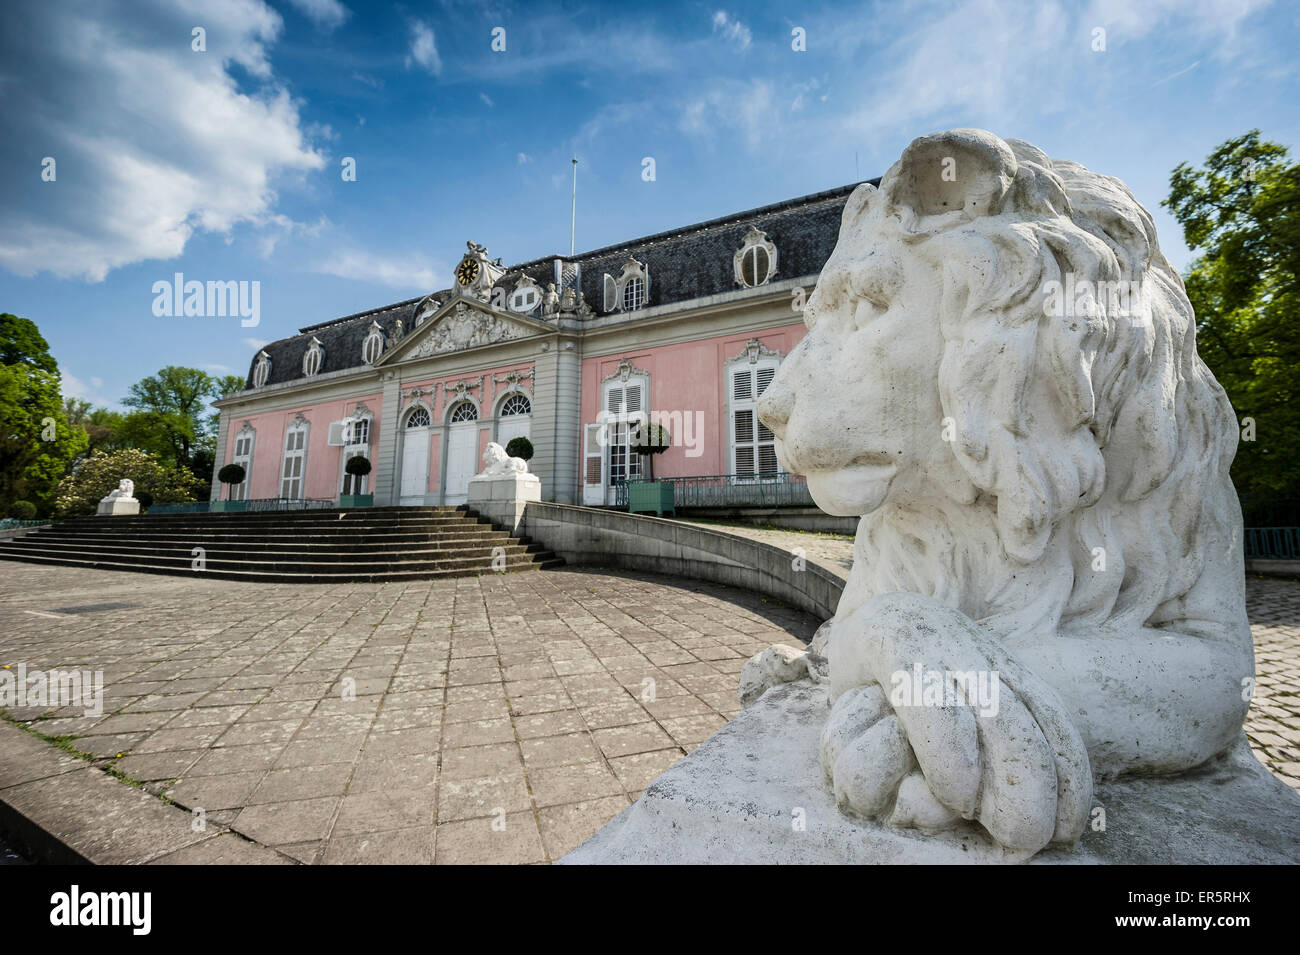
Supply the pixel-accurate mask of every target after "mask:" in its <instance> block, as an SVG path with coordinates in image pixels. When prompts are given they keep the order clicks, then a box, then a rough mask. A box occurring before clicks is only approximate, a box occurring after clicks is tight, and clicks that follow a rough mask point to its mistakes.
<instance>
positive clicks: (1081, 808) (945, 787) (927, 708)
mask: <svg viewBox="0 0 1300 955" xmlns="http://www.w3.org/2000/svg"><path fill="white" fill-rule="evenodd" d="M831 659H832V660H833V662H834V668H835V669H834V674H833V677H832V686H831V693H832V696H833V698H834V700H835V702H834V704H833V705H832V707H831V714H830V718H829V720H828V721H827V724H826V727H825V729H824V730H823V732H822V737H821V743H820V750H821V764H822V769H823V771H824V772H825V774H826V778H827V780H828V781H829V782H830V784H831V787H832V789H833V791H834V793H835V800H836V802H837V803H838V805H839V806H840V808H841V809H842V810H844V811H846V812H850V813H852V814H854V815H858V816H863V817H867V818H873V819H880V820H883V821H885V822H887V823H889V824H891V825H895V826H903V827H914V828H921V829H944V828H948V827H951V826H953V825H955V824H956V823H957V822H959V821H960V820H963V819H965V820H971V821H975V822H978V823H979V824H980V825H981V826H983V827H984V829H985V830H987V831H988V833H989V835H990V836H992V837H993V838H994V839H995V840H996V841H997V842H998V843H999V844H1001V845H1002V846H1005V847H1006V848H1008V849H1016V850H1025V851H1028V852H1037V851H1038V850H1039V849H1042V848H1043V847H1044V846H1046V845H1047V844H1048V843H1050V842H1074V841H1075V840H1077V839H1078V838H1079V836H1080V835H1082V833H1083V829H1084V826H1085V824H1086V822H1087V815H1088V810H1089V803H1090V801H1091V797H1092V771H1091V766H1090V764H1089V761H1088V753H1087V750H1086V749H1085V748H1084V743H1083V740H1082V738H1081V737H1080V735H1079V733H1078V731H1077V730H1076V729H1075V728H1074V726H1073V724H1072V723H1071V721H1070V720H1069V718H1068V714H1067V713H1066V712H1065V708H1064V705H1063V704H1062V703H1061V700H1060V698H1059V697H1058V696H1057V694H1056V693H1055V691H1054V690H1052V689H1051V687H1050V686H1048V685H1047V684H1046V683H1045V682H1043V681H1042V680H1040V679H1038V678H1037V677H1035V676H1034V675H1033V674H1032V673H1030V672H1029V671H1028V670H1027V669H1025V668H1024V667H1023V666H1020V665H1019V664H1018V663H1017V662H1016V661H1015V659H1014V658H1012V656H1011V655H1010V654H1009V653H1008V652H1007V651H1006V650H1005V649H1003V648H1002V647H1001V646H1000V645H999V644H998V643H997V642H996V641H995V640H994V638H993V636H992V634H990V633H988V632H987V631H985V630H984V629H983V628H982V627H980V626H979V625H978V624H976V623H975V622H974V621H972V620H970V618H968V617H966V616H965V615H963V614H961V613H959V612H958V611H956V610H953V609H951V608H948V607H945V606H942V605H941V604H938V603H935V602H934V601H932V600H929V599H927V598H925V597H920V596H917V595H915V594H901V593H898V594H887V595H885V596H883V597H880V598H877V599H876V600H874V601H872V602H870V603H869V604H867V605H865V606H864V607H862V608H859V609H858V610H857V611H855V612H854V613H852V614H850V615H849V616H848V617H847V618H846V619H845V620H844V621H842V622H841V623H840V624H838V625H837V626H836V629H835V632H834V633H833V634H832V637H831ZM846 680H848V681H853V680H861V681H862V682H860V683H857V684H856V685H851V686H849V687H847V688H839V687H837V686H836V684H837V683H842V682H844V681H846ZM886 687H888V690H886ZM837 690H838V692H837Z"/></svg>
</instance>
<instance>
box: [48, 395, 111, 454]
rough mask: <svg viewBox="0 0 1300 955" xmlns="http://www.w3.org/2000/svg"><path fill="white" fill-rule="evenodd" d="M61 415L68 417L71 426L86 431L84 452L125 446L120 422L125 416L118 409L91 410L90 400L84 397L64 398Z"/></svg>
mask: <svg viewBox="0 0 1300 955" xmlns="http://www.w3.org/2000/svg"><path fill="white" fill-rule="evenodd" d="M63 416H64V417H65V418H67V419H68V424H69V425H70V426H71V427H74V428H81V430H83V431H85V432H86V439H87V444H86V450H85V453H86V454H89V453H90V452H91V451H98V450H104V451H111V450H117V449H118V448H122V447H125V445H124V443H123V439H122V422H123V421H124V420H125V418H126V416H125V415H123V414H122V413H121V412H120V411H110V410H109V409H107V408H95V409H94V410H93V411H92V410H91V406H90V402H89V401H87V400H86V399H85V398H64V399H63Z"/></svg>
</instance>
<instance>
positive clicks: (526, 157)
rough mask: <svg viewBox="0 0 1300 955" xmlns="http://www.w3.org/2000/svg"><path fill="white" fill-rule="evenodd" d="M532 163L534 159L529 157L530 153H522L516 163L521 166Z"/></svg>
mask: <svg viewBox="0 0 1300 955" xmlns="http://www.w3.org/2000/svg"><path fill="white" fill-rule="evenodd" d="M532 161H533V157H532V156H530V155H528V153H520V154H519V155H518V156H516V157H515V162H517V163H518V164H519V165H521V166H522V165H523V164H524V163H530V162H532Z"/></svg>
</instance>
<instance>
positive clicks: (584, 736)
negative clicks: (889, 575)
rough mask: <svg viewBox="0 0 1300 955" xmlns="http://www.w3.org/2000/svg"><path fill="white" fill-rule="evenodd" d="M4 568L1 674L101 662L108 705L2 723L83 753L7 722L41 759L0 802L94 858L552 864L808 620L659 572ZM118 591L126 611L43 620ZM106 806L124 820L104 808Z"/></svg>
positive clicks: (801, 633)
mask: <svg viewBox="0 0 1300 955" xmlns="http://www.w3.org/2000/svg"><path fill="white" fill-rule="evenodd" d="M4 571H5V578H4V589H3V592H2V593H0V666H3V665H9V666H11V667H16V666H17V665H18V664H20V663H23V664H26V665H27V666H28V668H29V670H30V669H35V668H41V669H45V670H50V669H56V668H58V669H82V670H99V671H103V674H104V682H105V694H104V707H103V712H102V713H100V714H98V715H88V714H87V713H86V712H85V708H84V707H80V706H64V707H50V706H42V705H34V706H29V707H26V708H23V709H18V708H11V709H10V710H9V712H8V716H9V717H10V719H12V720H15V721H18V722H19V723H20V724H22V725H27V726H30V728H31V729H32V730H35V731H38V732H40V733H43V734H45V735H47V736H50V737H59V738H61V740H62V745H63V746H64V747H65V748H67V749H71V750H74V751H75V752H76V753H78V754H81V757H78V756H74V755H70V754H69V753H67V752H65V751H64V749H59V748H56V747H55V746H53V745H51V744H49V743H47V742H44V741H43V740H41V739H39V738H37V737H35V736H33V735H31V733H29V732H27V731H25V730H23V729H21V728H19V726H17V725H12V724H0V730H2V731H4V732H0V756H4V754H5V753H6V746H9V747H19V748H21V749H22V750H23V752H24V754H26V753H35V752H36V751H37V750H40V751H41V752H42V753H43V754H44V755H43V756H42V758H41V760H40V761H39V762H40V764H41V765H40V768H38V769H36V770H28V769H26V768H25V767H26V766H27V765H28V764H29V763H33V764H34V762H35V761H34V760H29V759H28V757H27V755H22V757H21V758H19V759H18V760H16V761H14V760H9V759H0V766H9V765H11V764H13V763H16V764H17V765H18V766H20V767H24V768H20V769H19V770H13V769H8V770H0V772H6V771H7V772H10V773H16V775H15V776H14V777H13V778H12V779H9V780H8V781H6V779H5V778H4V777H3V776H0V787H3V788H0V802H4V801H12V804H13V805H15V807H21V809H22V811H23V812H25V813H31V814H33V816H34V817H39V818H42V819H44V820H45V821H46V823H47V824H48V825H50V826H51V827H52V828H58V827H64V828H66V829H67V831H68V832H70V833H71V835H70V836H69V838H70V839H71V841H72V844H75V846H76V847H78V851H79V852H82V853H83V854H85V855H87V856H88V857H93V858H96V860H97V861H98V860H105V861H135V862H164V863H165V862H177V863H194V862H209V863H233V862H243V861H251V860H252V859H253V857H257V858H258V859H260V860H261V861H268V862H280V863H283V862H286V861H297V862H306V863H357V862H410V863H427V862H438V863H466V862H498V863H534V862H550V861H554V860H555V859H557V858H559V857H560V856H562V855H563V854H565V853H566V852H568V851H569V849H571V848H573V847H574V846H576V845H577V844H578V843H580V842H582V841H583V840H584V839H586V838H587V837H588V836H590V835H591V834H592V833H594V832H595V831H596V830H597V829H599V828H600V827H601V826H602V825H604V824H605V823H606V822H607V821H608V820H609V819H612V818H613V817H614V816H615V815H617V814H618V813H619V812H621V811H622V810H623V809H624V808H626V807H627V806H628V805H630V804H631V802H632V801H633V800H635V799H636V798H637V796H639V795H640V792H641V790H642V789H643V788H644V787H645V786H646V784H647V783H648V782H649V781H650V780H651V779H653V778H654V777H655V776H657V775H658V774H659V773H660V772H662V771H663V770H664V769H665V768H667V767H668V766H671V765H672V764H673V763H675V762H676V761H677V760H678V759H680V758H681V757H682V756H684V755H685V754H686V753H687V752H689V751H690V750H692V749H694V748H695V747H696V746H697V745H699V743H700V742H701V741H702V740H703V739H704V738H705V737H707V736H708V735H709V733H710V732H712V729H713V728H716V727H717V726H721V725H723V723H725V722H726V720H728V719H729V718H730V717H731V716H732V715H734V714H735V713H736V712H737V710H738V705H737V704H736V700H735V687H736V681H737V676H738V673H739V671H740V668H741V666H743V664H744V662H745V660H746V659H747V658H748V657H749V656H750V655H751V654H753V653H755V652H757V651H758V650H761V649H763V648H765V647H767V646H768V645H770V644H771V643H775V642H785V643H790V642H798V641H801V640H807V639H809V638H810V637H811V635H812V633H813V631H814V630H815V628H816V626H817V624H818V623H819V621H816V620H814V619H812V618H811V617H810V616H808V615H807V614H804V613H801V612H799V611H797V610H794V609H791V608H788V607H785V606H783V605H782V604H780V603H778V602H776V601H772V600H770V599H766V598H763V597H762V596H760V595H757V594H753V593H749V592H746V591H741V590H736V589H734V588H727V587H722V586H717V585H712V584H701V583H697V582H693V581H687V580H681V579H674V578H669V577H656V576H652V575H618V576H615V575H609V574H603V573H597V572H587V571H550V572H545V573H534V574H519V575H505V576H489V577H482V578H464V579H459V580H442V581H419V582H393V583H384V584H349V585H344V586H340V585H320V586H317V585H286V584H250V583H244V582H234V581H220V580H203V581H196V580H194V579H178V578H170V577H160V576H154V575H143V574H132V573H122V572H113V571H101V570H86V569H79V568H63V567H39V566H28V565H20V564H8V563H6V564H5V565H4ZM109 602H120V603H129V604H134V605H135V606H132V607H128V608H122V609H116V610H105V611H100V612H94V613H84V614H78V615H58V614H54V613H53V610H52V608H57V607H61V606H70V605H84V604H90V603H109ZM13 740H16V742H12V741H13ZM104 768H111V769H113V770H114V771H115V772H116V773H119V774H121V775H123V776H125V777H127V780H128V782H123V781H119V780H118V779H115V778H113V777H111V776H109V775H107V774H106V773H104V772H101V771H100V770H101V769H104ZM72 781H75V783H76V785H75V786H74V785H72V784H71V782H72ZM24 787H26V788H24ZM110 792H113V793H117V794H118V796H119V798H121V799H123V800H124V801H125V802H124V805H125V806H127V807H128V808H127V809H123V810H120V811H119V810H118V809H113V810H111V811H110V812H103V811H100V812H99V813H98V815H97V812H96V808H95V807H96V805H97V803H96V799H97V798H99V799H101V800H102V799H103V798H105V797H106V794H108V793H110ZM101 794H102V795H101ZM164 800H166V801H164ZM200 809H201V810H202V811H203V818H204V824H205V829H204V830H203V832H201V833H195V832H194V831H193V829H192V825H191V824H192V820H193V818H194V816H195V815H196V812H197V810H200ZM128 810H129V811H128ZM146 812H147V813H149V815H148V817H147V818H146V816H145V815H143V814H144V813H146ZM160 827H161V828H162V829H163V830H165V831H163V832H159V831H158V830H159V828H160ZM146 844H147V847H146ZM272 849H273V850H274V852H271V850H272Z"/></svg>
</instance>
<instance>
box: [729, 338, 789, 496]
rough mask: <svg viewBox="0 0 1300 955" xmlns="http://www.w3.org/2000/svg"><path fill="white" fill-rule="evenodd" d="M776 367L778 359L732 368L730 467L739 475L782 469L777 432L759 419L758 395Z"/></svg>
mask: <svg viewBox="0 0 1300 955" xmlns="http://www.w3.org/2000/svg"><path fill="white" fill-rule="evenodd" d="M776 369H777V363H776V362H775V361H764V362H760V363H757V364H745V365H740V366H736V367H733V368H732V370H731V373H730V376H729V378H730V386H731V395H730V398H731V405H730V407H731V470H732V473H733V474H735V475H736V476H737V478H754V477H757V476H759V475H764V476H768V475H774V474H775V472H777V471H778V470H779V467H778V465H777V463H776V439H775V436H774V435H773V434H772V432H771V430H769V429H768V427H767V425H765V424H763V423H762V422H761V421H759V420H758V399H759V398H761V397H762V396H763V392H765V391H767V388H768V385H770V384H771V383H772V379H773V378H774V377H775V376H776Z"/></svg>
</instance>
